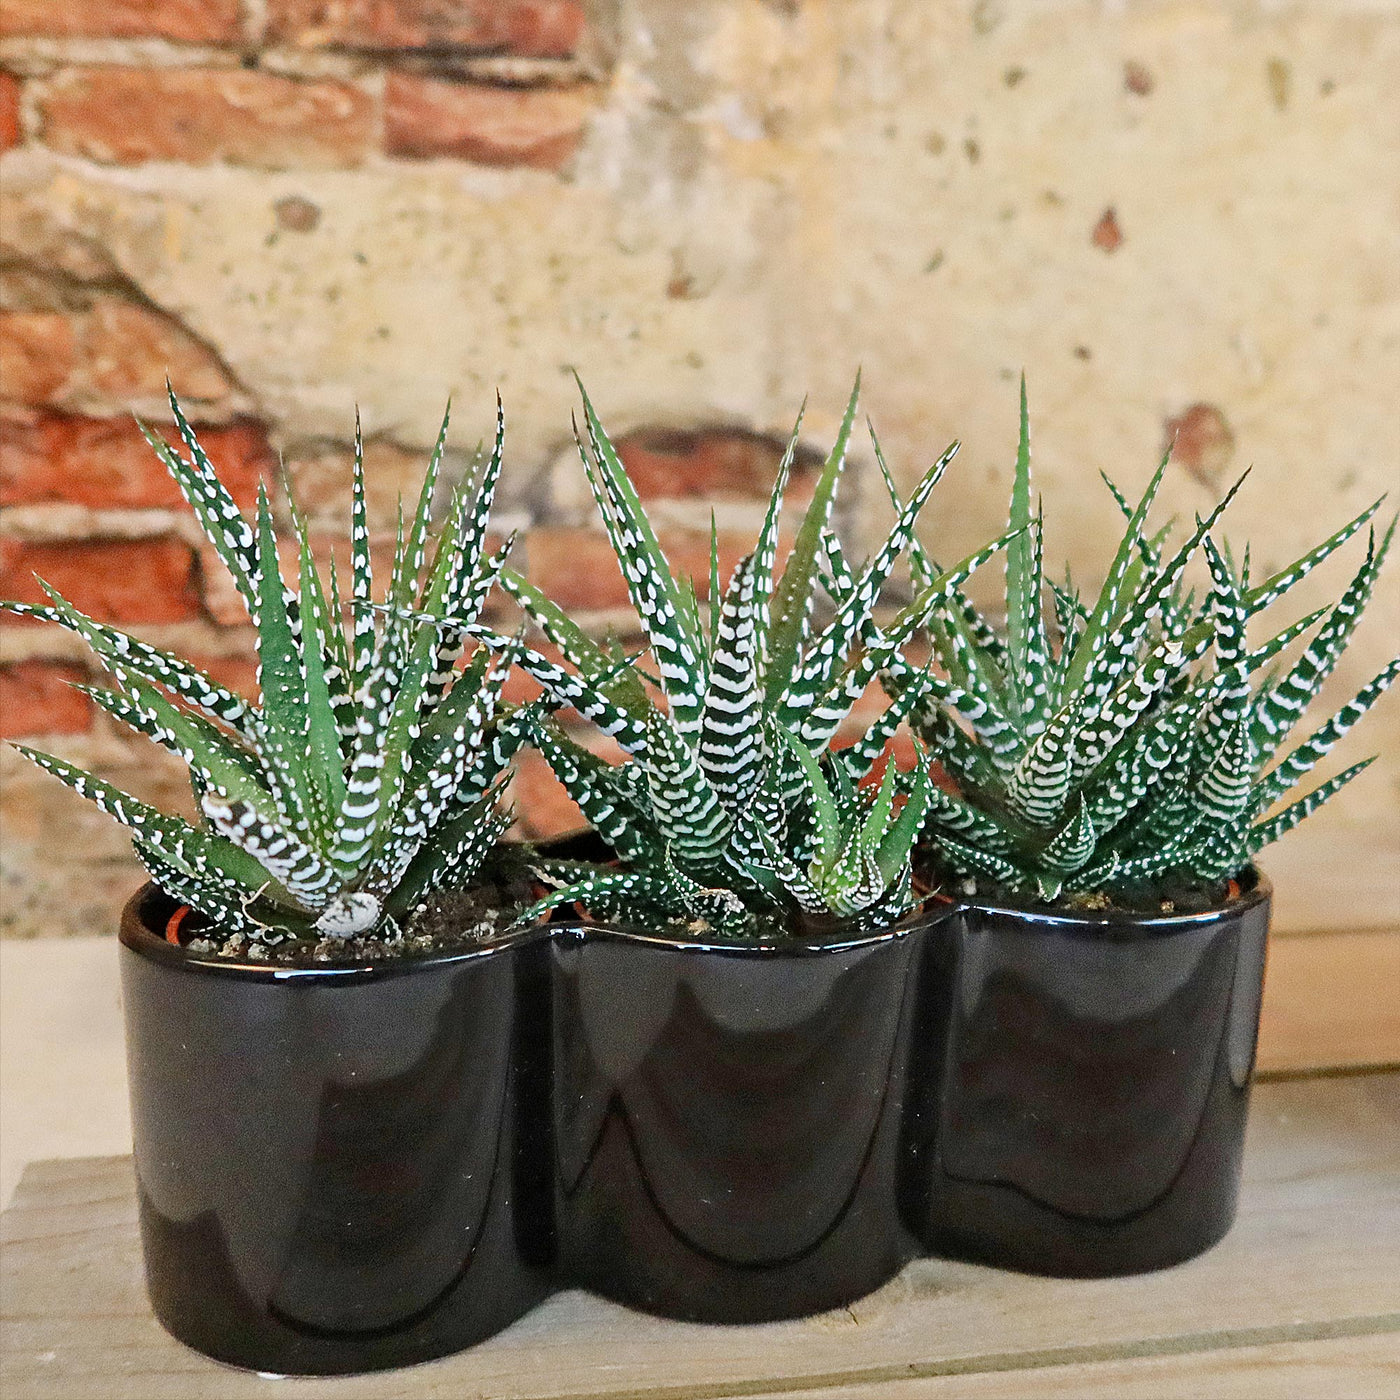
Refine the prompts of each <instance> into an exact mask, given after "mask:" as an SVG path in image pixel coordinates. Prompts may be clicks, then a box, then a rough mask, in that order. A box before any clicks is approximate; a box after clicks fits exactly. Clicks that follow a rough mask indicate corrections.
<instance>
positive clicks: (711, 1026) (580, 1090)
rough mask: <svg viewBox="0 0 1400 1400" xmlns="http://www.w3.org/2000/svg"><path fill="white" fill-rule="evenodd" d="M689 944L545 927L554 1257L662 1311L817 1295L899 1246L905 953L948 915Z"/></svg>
mask: <svg viewBox="0 0 1400 1400" xmlns="http://www.w3.org/2000/svg"><path fill="white" fill-rule="evenodd" d="M946 922H947V920H946V917H939V918H933V919H929V918H920V919H918V920H916V921H913V922H910V923H907V924H905V925H903V926H900V927H898V928H895V929H890V930H886V931H884V932H881V933H878V934H874V935H871V936H868V937H849V936H848V937H847V938H845V939H843V940H839V941H812V942H804V943H795V942H790V941H786V940H785V941H784V942H783V943H782V944H781V945H776V946H775V945H766V946H752V947H734V946H705V945H701V944H696V943H690V942H678V941H674V940H669V939H664V938H659V937H647V936H644V935H641V934H637V933H628V932H623V931H619V930H612V929H605V928H599V927H597V926H593V925H583V926H575V927H570V928H564V929H560V930H559V931H558V932H557V933H556V936H555V941H554V944H553V946H552V950H551V955H552V966H553V976H554V1057H555V1064H554V1104H555V1119H554V1135H555V1142H556V1149H557V1153H558V1156H557V1172H556V1191H557V1198H556V1207H555V1211H556V1220H557V1225H558V1232H559V1245H560V1267H561V1275H562V1277H564V1278H566V1279H567V1280H568V1281H569V1282H571V1283H575V1284H579V1285H581V1286H583V1287H585V1288H589V1289H592V1290H593V1291H594V1292H597V1293H600V1294H602V1295H604V1296H605V1297H608V1298H613V1299H616V1300H618V1301H620V1302H623V1303H627V1304H630V1305H632V1306H633V1307H637V1308H641V1309H644V1310H646V1311H648V1312H653V1313H658V1314H661V1315H663V1316H667V1317H676V1318H683V1319H688V1320H692V1321H705V1322H759V1321H764V1320H768V1319H773V1318H781V1317H794V1316H799V1315H803V1314H807V1313H814V1312H821V1311H824V1310H826V1309H828V1308H834V1307H838V1306H840V1305H843V1304H845V1303H849V1302H850V1301H852V1300H853V1299H855V1298H858V1297H860V1296H862V1295H863V1294H865V1293H868V1292H870V1291H871V1290H872V1289H874V1288H877V1287H878V1286H879V1285H880V1284H882V1283H884V1282H885V1281H886V1280H887V1279H888V1278H890V1277H891V1276H892V1275H893V1274H894V1273H896V1272H897V1271H898V1270H899V1268H900V1267H901V1266H902V1265H903V1264H904V1263H905V1262H906V1260H907V1259H908V1258H909V1257H910V1256H911V1254H912V1253H913V1241H912V1239H911V1238H910V1237H909V1236H908V1235H907V1234H906V1233H905V1232H904V1230H903V1229H902V1226H901V1222H900V1218H899V1212H898V1209H897V1192H898V1180H899V1169H900V1124H901V1119H902V1115H903V1111H904V1092H905V1086H906V1083H907V1061H908V1051H909V1038H910V1030H911V1026H912V1010H913V1005H912V988H913V978H912V975H911V974H912V970H913V967H914V965H915V963H916V961H917V955H918V953H919V950H920V949H922V948H923V947H924V946H925V944H926V943H927V942H928V941H929V940H930V939H932V940H935V941H936V940H937V939H938V938H940V937H941V936H943V934H944V926H945V924H946Z"/></svg>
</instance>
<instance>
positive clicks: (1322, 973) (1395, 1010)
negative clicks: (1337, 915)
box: [1259, 931, 1400, 1074]
mask: <svg viewBox="0 0 1400 1400" xmlns="http://www.w3.org/2000/svg"><path fill="white" fill-rule="evenodd" d="M1396 1064H1400V931H1384V932H1376V933H1333V934H1317V935H1312V936H1308V937H1292V938H1290V937H1283V938H1273V939H1271V940H1270V943H1269V962H1268V970H1267V972H1266V974H1265V978H1264V1005H1263V1010H1262V1012H1261V1018H1260V1025H1259V1070H1260V1073H1262V1074H1278V1073H1297V1072H1299V1071H1303V1070H1318V1069H1354V1068H1357V1067H1360V1066H1381V1065H1396Z"/></svg>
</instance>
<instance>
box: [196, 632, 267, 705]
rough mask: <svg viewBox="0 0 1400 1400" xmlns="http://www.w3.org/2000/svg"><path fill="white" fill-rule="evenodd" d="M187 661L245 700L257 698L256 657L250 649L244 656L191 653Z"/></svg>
mask: <svg viewBox="0 0 1400 1400" xmlns="http://www.w3.org/2000/svg"><path fill="white" fill-rule="evenodd" d="M245 620H246V619H245ZM189 661H190V663H191V664H192V665H195V666H198V667H199V669H200V670H201V671H203V672H204V674H205V675H206V676H208V677H210V679H212V680H214V681H217V682H218V683H219V684H220V685H221V686H224V687H225V688H226V689H228V690H231V691H233V693H234V694H235V695H241V696H243V697H244V699H246V700H256V699H257V698H258V658H257V656H256V655H255V654H254V653H253V652H252V651H251V650H250V651H249V652H248V654H247V655H246V656H199V655H195V654H191V656H190V657H189Z"/></svg>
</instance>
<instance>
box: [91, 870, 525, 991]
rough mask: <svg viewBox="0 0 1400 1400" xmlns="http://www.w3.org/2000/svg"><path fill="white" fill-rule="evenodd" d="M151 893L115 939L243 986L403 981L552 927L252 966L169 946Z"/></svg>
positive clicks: (124, 919)
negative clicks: (150, 912) (420, 948)
mask: <svg viewBox="0 0 1400 1400" xmlns="http://www.w3.org/2000/svg"><path fill="white" fill-rule="evenodd" d="M153 895H161V896H162V897H163V898H166V899H169V898H170V896H169V895H166V894H165V893H164V891H162V890H161V889H160V887H159V886H158V885H157V884H156V883H155V882H154V881H153V880H148V881H146V883H145V884H144V885H142V886H141V887H140V888H139V889H138V890H137V891H136V892H135V893H134V894H133V895H132V896H131V898H130V899H128V900H127V902H126V904H125V905H123V906H122V915H121V925H120V932H119V934H118V937H119V939H120V941H121V943H122V945H123V946H124V947H126V948H129V949H130V950H131V951H132V952H133V953H135V954H136V955H137V956H138V957H142V958H146V959H147V960H149V961H151V962H157V963H161V964H163V965H165V966H166V967H175V968H180V969H181V970H183V971H185V972H190V973H195V974H198V975H201V976H210V977H235V978H239V979H241V980H242V981H245V982H295V983H297V984H299V985H306V984H308V983H316V982H334V983H337V984H341V985H344V984H347V983H355V982H375V981H379V980H381V979H382V978H386V977H404V976H407V975H409V974H410V973H413V972H416V971H419V970H421V969H423V968H425V967H446V966H449V965H453V964H457V963H466V962H474V961H478V960H480V959H482V958H488V957H491V956H493V955H494V954H496V953H501V952H506V951H509V950H511V949H514V948H519V947H521V946H522V945H523V944H526V943H531V942H533V941H535V940H536V939H538V938H544V937H548V936H549V934H550V932H551V926H550V925H548V924H536V925H535V926H534V927H533V928H528V929H521V930H520V931H519V932H515V933H509V934H506V935H504V936H502V937H500V938H493V939H490V940H487V941H485V942H482V943H479V944H473V945H472V946H470V947H462V948H452V949H448V950H442V951H434V952H426V953H399V954H395V955H394V956H393V957H391V958H381V959H375V958H363V957H362V958H343V959H339V960H326V961H320V960H317V961H314V962H313V961H311V960H310V959H298V960H296V961H294V962H284V963H275V962H254V961H252V960H251V959H246V958H245V959H233V958H218V957H214V956H213V955H212V954H208V953H191V952H190V951H189V950H188V949H187V948H182V947H179V946H177V945H176V944H173V943H168V942H167V941H166V940H165V939H164V938H163V937H161V935H160V934H159V933H158V932H156V931H155V930H154V929H152V928H151V926H150V925H149V924H148V923H147V922H146V917H145V916H146V910H147V904H148V901H149V900H150V899H151V898H152V896H153Z"/></svg>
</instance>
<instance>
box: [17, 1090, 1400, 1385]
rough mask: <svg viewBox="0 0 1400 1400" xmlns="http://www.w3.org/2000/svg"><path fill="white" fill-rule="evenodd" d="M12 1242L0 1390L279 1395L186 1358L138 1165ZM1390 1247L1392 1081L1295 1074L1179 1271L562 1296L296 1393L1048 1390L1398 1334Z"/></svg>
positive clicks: (118, 1166)
mask: <svg viewBox="0 0 1400 1400" xmlns="http://www.w3.org/2000/svg"><path fill="white" fill-rule="evenodd" d="M0 1240H3V1241H4V1246H5V1248H4V1257H3V1265H2V1267H3V1285H4V1286H3V1295H4V1307H3V1313H4V1333H5V1335H4V1345H3V1359H2V1360H0V1365H3V1372H0V1376H3V1385H0V1390H3V1393H4V1395H5V1396H6V1400H99V1398H100V1400H128V1398H129V1400H167V1398H168V1400H188V1397H190V1396H191V1395H195V1394H197V1395H199V1396H200V1397H201V1400H243V1397H252V1396H265V1395H266V1384H265V1382H263V1381H260V1380H259V1379H258V1378H257V1377H254V1376H250V1375H246V1374H242V1373H239V1372H235V1371H232V1370H228V1369H225V1368H223V1367H219V1366H216V1365H214V1364H213V1363H210V1362H207V1361H205V1360H203V1359H202V1358H200V1357H198V1356H196V1355H195V1354H194V1353H192V1352H189V1351H187V1350H185V1349H184V1348H182V1347H181V1346H179V1345H178V1344H177V1343H175V1342H173V1341H172V1340H170V1339H169V1338H168V1337H167V1336H166V1335H165V1334H164V1333H163V1332H162V1331H161V1330H160V1328H159V1327H158V1326H157V1324H156V1323H155V1321H154V1320H153V1318H152V1317H151V1315H150V1313H149V1311H148V1309H147V1307H146V1303H145V1300H144V1297H143V1296H142V1292H141V1284H140V1278H139V1263H138V1248H137V1241H136V1231H135V1220H134V1202H133V1199H132V1186H131V1178H130V1166H129V1163H128V1162H127V1161H126V1160H125V1159H105V1160H97V1161H92V1160H88V1161H80V1162H66V1163H65V1162H51V1163H43V1164H41V1165H39V1166H37V1167H34V1168H31V1169H30V1170H29V1171H28V1172H27V1173H26V1175H25V1178H24V1180H23V1182H22V1183H21V1187H20V1190H19V1192H18V1194H17V1196H16V1201H15V1204H14V1206H13V1207H12V1208H11V1209H10V1210H8V1211H6V1212H5V1213H4V1216H3V1220H2V1221H0ZM1397 1258H1400V1074H1387V1075H1362V1076H1355V1077H1349V1078H1343V1079H1330V1080H1328V1079H1316V1080H1303V1081H1294V1082H1288V1081H1281V1082H1275V1083H1268V1084H1263V1085H1261V1086H1260V1087H1259V1089H1258V1091H1257V1094H1256V1098H1255V1107H1254V1112H1253V1114H1252V1116H1251V1123H1250V1138H1249V1151H1248V1155H1247V1159H1246V1185H1245V1191H1244V1195H1243V1200H1242V1204H1241V1211H1240V1218H1239V1221H1238V1223H1237V1224H1236V1227H1235V1229H1234V1230H1233V1231H1232V1233H1231V1234H1230V1236H1229V1237H1228V1238H1227V1239H1226V1240H1225V1241H1224V1242H1223V1243H1222V1244H1221V1245H1219V1246H1218V1247H1217V1248H1216V1249H1214V1250H1212V1251H1210V1252H1209V1253H1208V1254H1206V1255H1204V1256H1203V1257H1202V1258H1200V1259H1197V1260H1194V1261H1192V1262H1191V1263H1189V1264H1185V1265H1182V1266H1180V1267H1178V1268H1176V1269H1170V1270H1166V1271H1164V1272H1161V1273H1158V1274H1150V1275H1143V1276H1140V1277H1137V1278H1130V1279H1112V1280H1091V1281H1077V1282H1076V1281H1064V1280H1055V1279H1040V1278H1030V1277H1025V1276H1022V1275H1016V1274H1009V1273H1003V1272H1000V1271H997V1270H993V1269H985V1268H979V1267H976V1266H973V1265H967V1264H956V1263H950V1262H945V1261H938V1260H922V1261H919V1262H916V1263H914V1264H911V1265H910V1266H909V1267H908V1268H907V1269H906V1270H905V1271H904V1273H903V1274H901V1275H900V1277H899V1278H898V1279H896V1280H895V1281H894V1282H893V1283H891V1284H890V1285H889V1286H888V1287H886V1288H884V1289H882V1290H880V1291H879V1292H878V1293H876V1294H873V1295H871V1296H870V1297H869V1298H865V1299H862V1300H861V1301H859V1302H858V1303H856V1304H855V1305H853V1306H852V1307H851V1308H850V1309H848V1310H844V1311H841V1312H838V1313H832V1314H826V1315H824V1316H822V1317H818V1318H810V1319H804V1320H802V1321H798V1322H790V1323H780V1324H772V1325H767V1326H761V1327H749V1328H715V1327H700V1326H692V1325H682V1324H677V1323H667V1322H663V1321H660V1320H657V1319H654V1318H648V1317H643V1316H641V1315H638V1314H635V1313H630V1312H628V1311H626V1310H625V1309H622V1308H619V1307H615V1306H613V1305H610V1304H607V1303H604V1302H602V1301H600V1300H598V1299H595V1298H591V1297H589V1296H587V1295H584V1294H581V1293H568V1294H561V1295H559V1296H557V1297H555V1298H554V1299H552V1300H551V1301H550V1302H549V1303H548V1304H546V1305H545V1306H544V1307H543V1308H540V1309H539V1310H537V1311H536V1312H535V1313H533V1314H531V1316H529V1317H528V1318H525V1319H524V1320H522V1321H521V1322H520V1323H518V1324H517V1325H516V1326H514V1327H512V1328H510V1329H509V1330H508V1331H506V1332H504V1333H502V1334H501V1335H500V1336H498V1337H496V1338H494V1339H492V1340H491V1341H490V1342H487V1343H485V1344H484V1345H482V1346H480V1347H477V1348H475V1349H473V1350H472V1351H470V1352H467V1353H464V1354H463V1355H461V1356H458V1357H454V1358H450V1359H448V1360H446V1361H442V1362H437V1363H434V1364H432V1365H428V1366H422V1367H417V1368H414V1369H412V1370H407V1371H398V1372H390V1373H384V1374H380V1375H377V1376H367V1377H356V1378H350V1379H344V1380H335V1381H320V1380H309V1381H301V1382H298V1383H297V1385H296V1397H297V1400H337V1398H338V1397H344V1400H354V1397H374V1400H420V1398H425V1397H434V1398H435V1400H448V1397H451V1400H469V1398H470V1397H491V1398H492V1400H546V1397H547V1398H548V1400H584V1398H585V1397H587V1400H604V1398H606V1400H621V1397H654V1398H655V1400H663V1398H664V1400H700V1398H701V1397H719V1396H738V1395H764V1394H788V1395H792V1394H801V1393H803V1392H815V1393H816V1394H827V1395H832V1394H833V1393H834V1394H835V1395H836V1396H839V1395H840V1394H841V1390H842V1388H843V1387H845V1388H846V1389H847V1390H851V1388H853V1387H862V1386H863V1387H866V1388H867V1389H866V1391H864V1392H862V1391H860V1390H855V1391H854V1392H853V1393H854V1394H869V1395H872V1396H876V1397H878V1396H880V1395H881V1393H882V1392H881V1390H880V1389H879V1387H880V1386H882V1385H893V1384H896V1383H898V1384H900V1385H901V1386H902V1385H904V1383H905V1382H906V1381H909V1379H910V1378H911V1377H917V1378H919V1380H920V1383H921V1384H922V1383H923V1382H925V1381H931V1380H932V1379H933V1378H934V1377H936V1376H938V1375H940V1374H942V1375H953V1374H956V1375H958V1376H959V1377H960V1379H961V1382H962V1384H963V1387H964V1389H959V1390H958V1392H957V1393H964V1390H965V1386H966V1384H967V1382H968V1378H969V1376H972V1375H981V1376H990V1377H992V1378H993V1379H988V1380H986V1381H984V1382H979V1383H983V1384H987V1385H1002V1386H1003V1390H1002V1391H997V1390H995V1389H993V1390H991V1391H989V1392H987V1393H990V1394H1000V1393H1008V1392H1007V1390H1006V1387H1008V1386H1011V1384H1012V1382H1011V1380H1010V1379H1007V1378H1006V1377H1005V1376H1004V1375H1003V1373H1007V1372H1009V1371H1012V1370H1017V1371H1018V1372H1019V1379H1022V1380H1027V1379H1028V1378H1029V1377H1030V1376H1031V1375H1032V1374H1033V1373H1034V1374H1038V1373H1039V1372H1040V1371H1045V1372H1046V1373H1047V1375H1048V1376H1049V1379H1050V1382H1052V1383H1053V1382H1054V1380H1055V1373H1058V1372H1062V1371H1065V1370H1066V1368H1072V1367H1075V1366H1078V1367H1085V1366H1089V1367H1093V1366H1096V1365H1102V1364H1108V1363H1115V1364H1116V1363H1122V1364H1123V1365H1124V1366H1127V1367H1128V1368H1129V1371H1128V1372H1127V1373H1128V1374H1132V1373H1133V1372H1132V1368H1133V1367H1136V1366H1138V1365H1140V1364H1147V1362H1148V1361H1149V1360H1150V1358H1151V1357H1152V1356H1158V1357H1160V1356H1166V1355H1171V1356H1172V1357H1173V1361H1172V1363H1171V1364H1172V1365H1178V1366H1179V1365H1184V1364H1186V1363H1185V1362H1184V1361H1182V1359H1181V1358H1182V1357H1184V1356H1193V1357H1194V1356H1197V1355H1198V1354H1200V1353H1207V1352H1209V1353H1220V1352H1224V1351H1227V1350H1235V1351H1242V1350H1243V1349H1244V1348H1246V1347H1253V1348H1264V1349H1267V1348H1270V1347H1274V1348H1277V1347H1279V1346H1295V1347H1296V1346H1301V1345H1304V1344H1311V1343H1321V1342H1326V1341H1328V1340H1330V1339H1332V1338H1336V1337H1338V1336H1343V1337H1347V1336H1350V1337H1353V1338H1364V1337H1367V1336H1374V1335H1384V1336H1386V1337H1388V1338H1389V1337H1394V1336H1396V1335H1397V1334H1400V1270H1397V1269H1396V1267H1395V1261H1396V1259H1397ZM1356 1345H1357V1346H1360V1345H1361V1343H1360V1342H1359V1341H1358V1342H1357V1343H1356ZM1367 1345H1368V1346H1369V1345H1370V1344H1369V1343H1367ZM1378 1345H1379V1344H1378ZM1358 1354H1360V1353H1358ZM1298 1355H1299V1356H1302V1357H1306V1356H1308V1355H1309V1353H1306V1352H1300V1353H1298ZM1320 1355H1322V1353H1314V1354H1313V1361H1312V1362H1311V1363H1309V1364H1314V1365H1321V1364H1322V1363H1321V1362H1317V1361H1316V1357H1317V1356H1320ZM1222 1359H1223V1358H1222ZM1164 1364H1165V1363H1164ZM1191 1364H1192V1365H1204V1364H1205V1363H1204V1362H1198V1361H1193V1362H1192V1363H1191ZM1299 1364H1300V1365H1301V1364H1302V1362H1301V1361H1300V1362H1299ZM1259 1366H1260V1367H1265V1368H1267V1350H1265V1352H1263V1353H1261V1359H1260V1361H1259ZM1168 1369H1170V1368H1169V1367H1168ZM1103 1374H1105V1375H1109V1376H1110V1380H1109V1381H1105V1383H1104V1385H1105V1386H1106V1387H1107V1388H1108V1391H1111V1390H1112V1384H1111V1379H1112V1376H1111V1373H1108V1372H1105V1373H1103ZM998 1377H1000V1379H997V1378H998ZM1241 1384H1243V1382H1241ZM870 1387H876V1388H875V1389H874V1390H870V1389H869V1388H870ZM1206 1389H1207V1390H1208V1391H1209V1390H1211V1387H1206ZM1108 1391H1105V1390H1102V1389H1101V1391H1100V1393H1108ZM923 1393H926V1392H924V1391H914V1390H907V1389H906V1394H907V1395H915V1394H923ZM967 1393H971V1392H967ZM1014 1393H1031V1392H1030V1390H1029V1386H1028V1384H1027V1385H1021V1386H1020V1387H1019V1389H1017V1390H1015V1391H1014ZM1049 1393H1051V1394H1054V1393H1056V1392H1055V1391H1053V1390H1052V1391H1050V1392H1049ZM1341 1393H1346V1392H1345V1391H1343V1392H1341ZM891 1400H895V1396H892V1397H891ZM900 1400H902V1397H900Z"/></svg>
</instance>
